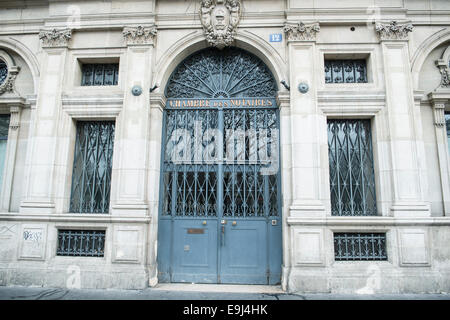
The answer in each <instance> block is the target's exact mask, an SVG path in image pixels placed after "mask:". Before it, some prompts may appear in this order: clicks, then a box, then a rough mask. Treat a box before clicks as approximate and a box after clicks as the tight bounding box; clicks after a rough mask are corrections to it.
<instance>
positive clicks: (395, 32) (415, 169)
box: [375, 21, 430, 217]
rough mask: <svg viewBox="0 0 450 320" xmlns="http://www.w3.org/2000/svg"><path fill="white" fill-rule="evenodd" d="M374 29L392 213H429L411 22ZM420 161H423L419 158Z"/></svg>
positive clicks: (377, 25) (406, 214) (397, 214)
mask: <svg viewBox="0 0 450 320" xmlns="http://www.w3.org/2000/svg"><path fill="white" fill-rule="evenodd" d="M375 30H376V32H377V33H378V36H379V38H380V41H381V47H382V52H383V59H384V73H385V80H386V108H387V109H386V112H385V113H384V115H385V121H386V123H387V127H388V128H389V129H388V130H389V135H387V141H384V142H385V143H386V144H387V145H388V148H389V149H390V162H391V169H392V173H391V178H392V191H393V199H392V200H393V202H392V205H391V212H392V214H393V215H394V216H400V217H401V216H415V217H417V216H429V215H430V207H429V204H428V203H426V202H425V201H424V198H423V197H424V196H423V195H424V194H425V193H424V188H425V186H426V181H423V177H422V179H421V174H420V170H421V168H420V163H421V161H420V160H421V159H420V156H423V155H422V154H421V153H420V152H419V148H418V144H419V143H420V142H421V141H420V140H421V136H420V132H418V130H417V129H416V126H415V123H416V121H417V119H415V112H414V111H415V110H414V92H413V88H412V79H411V71H410V70H411V68H410V63H409V61H410V58H409V50H408V33H409V32H411V31H412V25H411V24H403V25H398V24H397V23H396V22H395V21H393V22H391V23H390V24H381V23H377V24H376V26H375ZM422 163H423V161H422Z"/></svg>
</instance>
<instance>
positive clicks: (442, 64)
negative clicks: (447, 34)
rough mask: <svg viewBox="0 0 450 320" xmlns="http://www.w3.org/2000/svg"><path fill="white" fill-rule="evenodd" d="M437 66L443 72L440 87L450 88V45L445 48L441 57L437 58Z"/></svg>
mask: <svg viewBox="0 0 450 320" xmlns="http://www.w3.org/2000/svg"><path fill="white" fill-rule="evenodd" d="M435 63H436V67H438V68H439V72H440V73H441V83H440V84H439V87H440V88H450V46H449V47H447V49H445V51H444V53H443V54H442V57H441V59H439V60H436V61H435Z"/></svg>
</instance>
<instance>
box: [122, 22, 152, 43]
mask: <svg viewBox="0 0 450 320" xmlns="http://www.w3.org/2000/svg"><path fill="white" fill-rule="evenodd" d="M157 32H158V31H157V29H156V26H155V25H152V26H150V27H143V26H137V27H125V28H124V29H123V32H122V34H123V37H124V39H125V42H126V44H127V46H133V45H153V43H154V39H155V36H156V34H157Z"/></svg>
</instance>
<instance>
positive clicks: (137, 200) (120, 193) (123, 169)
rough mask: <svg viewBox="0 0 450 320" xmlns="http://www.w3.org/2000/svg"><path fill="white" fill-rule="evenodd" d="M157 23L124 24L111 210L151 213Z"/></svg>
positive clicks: (122, 212) (130, 214)
mask: <svg viewBox="0 0 450 320" xmlns="http://www.w3.org/2000/svg"><path fill="white" fill-rule="evenodd" d="M155 35H156V27H155V26H150V27H142V26H138V27H130V28H128V27H127V28H124V30H123V36H124V38H125V41H126V44H127V54H126V59H127V61H126V64H124V65H126V66H127V78H126V79H125V93H124V102H123V108H122V111H121V113H120V115H119V117H118V118H117V121H116V133H115V139H114V153H115V154H114V167H113V180H112V181H114V182H113V185H112V189H111V191H112V192H111V194H112V199H111V213H112V214H113V215H129V216H140V215H147V214H148V212H147V211H148V204H147V180H146V175H147V169H148V158H149V145H148V135H149V127H150V117H149V115H150V104H149V94H150V92H149V91H150V87H151V86H150V85H151V78H152V76H151V75H152V66H151V64H152V53H153V40H154V37H155Z"/></svg>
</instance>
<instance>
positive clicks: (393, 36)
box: [375, 21, 413, 41]
mask: <svg viewBox="0 0 450 320" xmlns="http://www.w3.org/2000/svg"><path fill="white" fill-rule="evenodd" d="M412 30H413V25H412V24H411V23H404V24H398V23H397V22H396V21H391V22H390V23H388V24H384V23H377V24H376V25H375V31H376V32H377V34H378V37H379V38H380V40H381V41H385V40H408V33H409V32H411V31H412Z"/></svg>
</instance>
